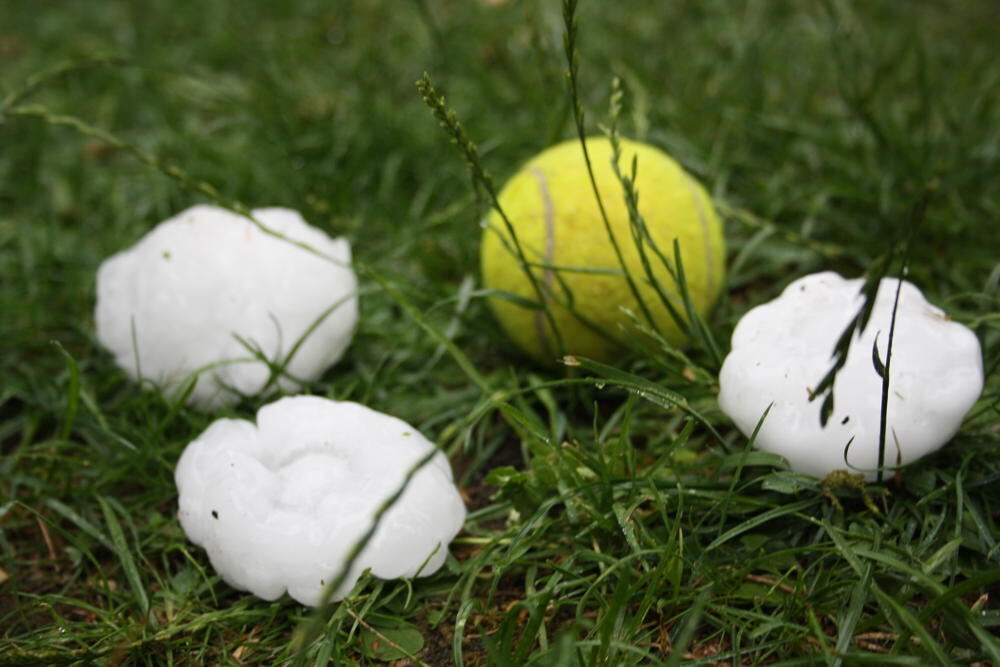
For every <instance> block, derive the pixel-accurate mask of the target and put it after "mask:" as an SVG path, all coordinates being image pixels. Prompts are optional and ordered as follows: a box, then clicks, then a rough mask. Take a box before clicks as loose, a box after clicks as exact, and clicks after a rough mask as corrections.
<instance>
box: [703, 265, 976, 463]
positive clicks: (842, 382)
mask: <svg viewBox="0 0 1000 667" xmlns="http://www.w3.org/2000/svg"><path fill="white" fill-rule="evenodd" d="M863 284H864V281H863V280H862V279H857V280H845V279H844V278H842V277H840V276H839V275H838V274H836V273H833V272H825V273H816V274H812V275H809V276H805V277H804V278H800V279H799V280H796V281H795V282H793V283H791V284H790V285H789V286H788V287H787V288H785V290H784V291H783V292H782V293H781V295H780V296H779V297H778V298H777V299H775V300H773V301H771V302H769V303H765V304H763V305H761V306H758V307H756V308H754V309H752V310H750V311H749V312H748V313H747V314H746V315H744V316H743V318H742V319H741V320H740V321H739V323H738V324H737V325H736V329H735V330H734V331H733V340H732V352H730V353H729V355H728V356H727V357H726V360H725V362H724V363H723V365H722V370H721V372H720V373H719V384H720V391H719V407H720V408H722V411H723V412H725V413H726V414H727V415H729V417H730V418H731V419H732V420H733V421H734V422H735V423H736V425H737V426H738V427H739V429H740V430H741V431H742V432H743V433H744V434H745V435H747V436H748V437H749V436H750V434H752V433H753V431H754V428H755V427H756V426H757V424H758V422H759V421H760V419H761V417H762V416H763V415H764V412H765V410H767V409H768V406H770V412H768V414H767V417H766V418H765V419H764V422H763V424H762V426H761V429H760V432H759V433H758V434H757V438H756V440H755V441H754V445H755V446H756V447H757V448H758V449H761V450H764V451H768V452H774V453H776V454H780V455H782V456H784V457H785V458H786V459H788V462H789V464H790V465H791V467H792V469H793V470H795V471H797V472H802V473H807V474H810V475H814V476H817V477H824V476H826V475H828V474H829V473H831V472H833V471H835V470H843V469H849V470H850V471H851V472H859V471H861V472H864V474H865V476H866V477H867V478H868V479H870V480H871V479H875V478H876V476H877V472H876V468H877V466H878V450H879V428H880V422H881V403H882V378H881V376H879V375H878V373H877V372H876V370H875V365H874V363H873V360H872V347H873V345H875V341H876V337H877V339H878V350H879V358H880V359H881V360H883V361H884V360H885V359H886V348H887V345H888V342H889V326H890V321H891V318H892V308H893V301H894V299H895V297H896V287H897V285H898V284H899V281H898V280H896V279H894V278H884V279H883V280H882V282H881V284H880V285H879V289H878V293H877V297H876V300H875V306H874V309H873V310H872V314H871V318H870V320H869V322H868V326H867V327H866V328H865V330H864V332H862V333H861V334H858V335H856V336H855V338H854V340H853V341H852V342H851V348H850V352H849V353H848V355H847V360H846V362H845V364H844V367H843V368H842V369H841V371H840V372H839V374H838V375H837V379H836V382H835V383H834V388H833V391H834V412H833V414H832V416H831V417H830V419H829V421H828V422H827V425H826V426H825V427H822V426H821V425H820V420H819V416H820V401H819V400H816V401H810V400H809V397H810V396H811V395H812V390H813V388H814V387H815V386H816V385H817V384H818V383H819V381H820V380H821V379H822V378H823V376H825V375H826V373H827V372H828V371H829V370H830V367H831V365H832V363H833V360H832V357H831V355H832V353H833V350H834V347H835V345H836V343H837V339H838V338H839V337H840V335H841V333H842V332H843V331H844V329H845V328H846V327H847V325H848V323H849V322H850V321H851V319H852V318H853V317H854V316H855V315H857V313H858V310H859V309H860V308H861V304H862V303H863V300H864V299H863V297H862V295H861V288H862V285H863ZM889 379H890V384H889V403H888V428H887V438H886V450H885V465H887V466H895V465H897V464H906V463H910V462H912V461H915V460H917V459H919V458H920V457H922V456H925V455H927V454H929V453H931V452H933V451H935V450H937V449H939V448H940V447H941V446H942V445H944V444H945V443H946V442H948V440H950V439H951V438H952V436H954V435H955V433H956V432H957V431H958V429H959V427H960V426H961V424H962V418H963V417H964V416H965V414H966V413H967V412H968V411H969V410H970V409H971V408H972V406H973V404H974V403H975V402H976V399H977V398H978V397H979V394H980V392H982V390H983V360H982V353H981V351H980V347H979V340H978V339H977V338H976V335H975V334H974V333H973V332H972V331H971V330H969V329H968V328H966V327H964V326H962V325H961V324H958V323H957V322H952V321H951V320H949V319H948V317H947V316H946V315H945V314H944V312H942V311H941V310H940V309H939V308H936V307H934V306H932V305H931V304H929V303H928V302H927V301H926V300H925V299H924V297H923V295H922V294H921V293H920V290H919V289H917V288H916V287H915V286H914V285H912V284H911V283H909V282H906V281H903V284H902V288H901V291H900V295H899V308H898V310H897V314H896V329H895V337H894V339H893V347H892V358H891V361H890V378H889ZM848 443H850V446H849V447H848ZM845 450H846V451H847V457H846V462H845V456H844V453H845Z"/></svg>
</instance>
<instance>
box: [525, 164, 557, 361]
mask: <svg viewBox="0 0 1000 667" xmlns="http://www.w3.org/2000/svg"><path fill="white" fill-rule="evenodd" d="M531 175H532V176H534V177H535V180H536V181H537V182H538V194H539V196H540V197H541V198H542V207H543V208H544V210H545V216H544V220H545V254H544V260H545V264H546V265H548V266H551V264H552V261H553V259H554V257H553V255H554V254H555V245H556V239H555V216H556V207H555V204H554V203H553V202H552V196H551V195H550V194H549V184H548V181H547V180H546V178H545V172H544V171H542V170H541V169H537V168H536V169H532V170H531ZM529 270H530V269H529ZM552 281H553V275H552V269H549V268H546V269H544V270H543V271H542V286H543V287H544V291H545V294H542V295H541V298H542V303H541V304H540V305H541V307H542V308H546V305H545V298H546V294H547V293H548V292H549V290H551V289H552ZM535 331H536V333H537V334H538V340H540V341H541V342H542V347H543V348H544V349H545V351H546V352H549V353H551V352H553V349H552V344H551V342H550V341H549V337H548V335H547V334H546V333H545V313H544V312H543V311H541V310H539V311H537V312H536V313H535Z"/></svg>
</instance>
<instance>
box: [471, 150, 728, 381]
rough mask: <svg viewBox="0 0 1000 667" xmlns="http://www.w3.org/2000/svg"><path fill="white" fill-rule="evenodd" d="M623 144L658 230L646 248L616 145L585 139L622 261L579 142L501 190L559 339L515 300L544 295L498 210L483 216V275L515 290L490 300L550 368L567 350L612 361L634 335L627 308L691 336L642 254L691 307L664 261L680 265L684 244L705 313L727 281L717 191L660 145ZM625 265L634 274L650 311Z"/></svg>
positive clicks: (546, 156) (548, 155)
mask: <svg viewBox="0 0 1000 667" xmlns="http://www.w3.org/2000/svg"><path fill="white" fill-rule="evenodd" d="M621 149H622V153H621V156H620V159H619V165H620V168H621V170H622V172H623V173H624V174H626V175H630V174H631V172H632V161H633V159H635V160H637V163H636V164H637V175H636V179H635V184H634V185H635V190H636V191H637V192H638V195H639V212H640V213H641V215H642V218H643V219H644V220H645V223H646V228H647V229H648V233H649V238H648V239H647V240H646V241H645V242H644V243H643V245H642V248H643V252H640V248H639V247H638V246H637V244H636V242H635V240H634V235H633V229H632V225H631V222H630V218H629V213H628V208H627V206H626V203H625V198H624V191H623V189H622V185H621V182H620V181H619V180H618V177H617V176H616V175H615V173H614V171H613V169H612V166H611V160H612V148H611V142H610V141H609V140H608V139H606V138H603V137H602V138H596V137H595V138H589V139H587V151H588V153H589V155H590V162H591V166H592V168H593V171H594V178H595V180H596V182H597V189H598V191H599V192H600V194H601V200H602V202H603V203H604V209H605V211H606V213H607V217H608V222H609V223H610V228H611V231H612V233H613V234H614V237H615V239H616V241H617V243H618V246H619V249H620V251H621V255H622V259H623V264H624V267H623V266H622V263H619V261H618V256H617V254H616V252H615V250H614V247H613V245H612V243H611V240H610V239H609V236H608V231H607V228H606V226H605V224H604V221H603V219H602V216H601V212H600V209H599V208H598V205H597V200H596V198H595V196H594V192H593V189H592V187H591V183H590V177H589V176H588V174H587V168H586V164H585V162H584V157H583V149H582V147H581V145H580V142H579V141H576V140H573V141H566V142H564V143H561V144H558V145H556V146H553V147H551V148H549V149H547V150H545V151H543V152H541V153H539V154H538V155H536V156H535V157H534V158H532V159H531V160H530V161H529V162H528V163H527V164H526V165H524V167H523V168H522V169H521V170H520V171H519V172H518V173H517V174H515V175H514V176H513V177H512V178H511V179H510V180H509V181H508V182H507V184H506V185H505V186H504V188H503V190H501V192H500V195H499V201H500V207H501V208H502V209H503V211H504V213H505V214H506V215H507V218H508V219H509V220H510V224H511V226H512V227H513V228H514V231H515V234H516V236H517V240H518V242H519V243H520V245H521V248H522V250H523V252H524V254H525V256H526V258H527V260H528V262H530V263H531V264H533V265H534V266H533V268H532V269H531V270H532V274H533V275H534V277H535V281H536V283H537V285H538V286H539V287H540V288H541V290H542V292H543V294H544V297H543V299H544V304H545V306H546V308H547V309H548V311H549V313H551V315H552V318H553V320H554V322H555V326H556V327H557V328H558V332H559V336H556V335H555V332H553V330H552V327H551V324H550V322H549V320H548V318H547V317H546V315H545V312H544V311H542V310H540V309H537V308H530V307H526V306H525V305H523V302H522V303H518V299H517V298H516V297H520V298H522V299H524V300H528V301H532V302H535V303H536V304H537V303H538V302H539V298H538V294H537V292H536V290H535V288H534V287H533V285H532V282H531V280H530V279H529V277H528V274H527V272H526V271H525V270H524V267H523V264H522V262H521V261H520V260H519V259H518V256H517V254H516V251H515V250H514V245H513V240H512V238H511V235H510V233H509V231H508V229H507V226H506V224H505V223H504V221H503V219H502V218H501V217H500V215H499V214H498V213H497V212H496V211H493V212H492V213H491V214H490V216H489V217H488V219H487V220H486V225H485V226H486V229H485V230H484V232H483V238H482V244H481V246H480V262H481V266H482V275H483V282H484V284H485V286H486V287H487V288H491V289H494V290H500V291H503V292H507V293H509V295H515V298H510V296H493V297H491V298H490V299H489V303H490V307H491V308H492V310H493V312H494V314H495V315H496V317H497V319H498V320H499V322H500V324H501V325H502V326H503V328H504V330H505V331H506V332H507V334H508V335H509V336H510V337H511V339H512V340H513V341H514V342H515V343H517V345H518V346H519V347H520V348H521V349H523V350H524V351H525V352H526V353H528V354H529V355H530V356H532V357H534V358H535V359H538V360H539V361H542V362H544V363H551V362H553V361H555V360H556V359H557V358H558V357H559V355H560V353H565V354H573V355H579V356H584V357H589V358H592V359H596V360H600V361H605V362H607V361H612V360H614V359H615V357H616V356H617V355H620V354H621V353H622V351H623V349H624V341H626V340H627V339H628V338H629V336H630V335H631V334H630V333H628V330H629V329H633V330H634V324H633V322H632V320H631V319H630V318H629V317H628V316H627V315H626V314H625V313H623V312H622V307H624V308H627V309H628V310H630V311H632V312H633V313H635V314H636V316H638V317H639V318H640V319H641V320H643V321H645V323H646V324H647V325H648V324H650V322H649V319H652V321H653V324H654V325H655V327H656V328H657V329H659V331H661V332H662V333H663V335H664V336H665V337H666V339H667V340H669V341H670V342H671V343H672V344H682V343H683V342H684V341H685V338H686V337H685V335H684V333H683V332H682V331H681V329H680V328H678V326H677V324H676V323H675V322H674V320H673V319H672V318H671V316H670V313H669V310H668V308H667V307H666V306H665V305H664V304H663V302H662V300H661V297H660V295H659V294H658V292H657V290H656V288H655V287H654V286H653V284H652V281H651V280H650V275H649V273H647V270H646V268H645V266H644V261H643V258H642V255H643V253H644V254H645V257H646V259H647V260H648V266H649V268H650V272H651V273H652V277H653V278H655V280H656V282H658V283H659V285H660V287H661V289H662V290H663V292H664V293H665V294H666V295H667V296H668V298H669V299H670V300H671V302H672V303H673V304H674V306H675V307H676V308H677V310H678V311H679V312H680V313H684V305H683V303H682V301H681V299H680V297H679V295H678V294H679V291H678V289H677V285H676V283H675V280H674V278H673V277H671V273H670V270H668V268H667V267H666V266H665V265H664V258H665V259H666V260H667V261H668V262H669V264H670V266H671V267H673V262H674V249H673V242H674V239H677V240H678V242H679V243H680V248H681V259H682V263H683V265H684V274H685V276H686V278H687V285H688V291H689V293H690V295H691V299H692V301H693V303H694V306H695V308H696V309H697V310H698V312H699V313H700V314H701V315H705V314H706V313H707V312H708V310H709V309H710V308H711V307H712V305H713V304H714V302H715V300H716V298H717V297H718V295H719V290H720V289H721V287H722V282H723V279H724V277H725V245H724V240H723V235H722V225H721V224H720V223H719V219H718V217H717V216H716V213H715V209H714V208H713V207H712V202H711V199H710V198H709V196H708V193H706V192H705V189H704V188H703V187H702V186H701V185H700V184H699V183H698V182H697V181H695V180H694V178H692V177H691V176H690V175H689V174H687V173H686V172H685V171H684V170H683V169H682V168H681V167H680V165H678V164H677V162H675V161H674V160H673V159H672V158H670V157H669V156H668V155H666V154H665V153H663V152H662V151H660V150H658V149H656V148H653V147H652V146H648V145H646V144H641V143H638V142H633V141H625V140H622V141H621ZM654 246H655V248H654ZM657 249H658V252H657ZM623 269H625V270H627V271H628V273H629V274H630V275H631V277H632V279H633V282H634V284H635V287H636V291H638V293H639V295H640V298H641V299H642V302H643V303H644V304H645V307H646V311H648V313H649V315H650V316H651V317H650V318H647V317H645V315H644V310H643V308H642V307H641V306H640V304H639V302H638V301H637V300H636V298H635V295H634V292H633V290H632V288H631V287H630V286H629V284H628V282H627V280H626V277H625V271H624V270H623ZM559 338H561V339H562V344H563V346H564V347H563V348H562V349H560V346H559V343H558V341H559Z"/></svg>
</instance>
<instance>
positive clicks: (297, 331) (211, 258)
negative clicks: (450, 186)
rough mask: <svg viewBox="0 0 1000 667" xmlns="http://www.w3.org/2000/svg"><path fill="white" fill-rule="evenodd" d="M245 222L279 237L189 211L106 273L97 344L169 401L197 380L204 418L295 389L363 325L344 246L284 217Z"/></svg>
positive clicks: (265, 214)
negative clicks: (244, 400) (245, 400)
mask: <svg viewBox="0 0 1000 667" xmlns="http://www.w3.org/2000/svg"><path fill="white" fill-rule="evenodd" d="M252 215H253V216H254V218H255V219H256V220H258V221H259V222H260V223H261V224H263V225H264V226H265V227H267V228H268V229H269V230H271V231H273V232H276V233H278V234H281V235H282V236H284V237H285V238H278V237H276V236H275V235H273V234H269V233H267V232H266V231H264V230H262V229H260V228H259V227H258V226H257V225H255V224H254V223H253V222H252V221H250V220H248V219H247V218H245V217H243V216H241V215H237V214H236V213H232V212H230V211H227V210H225V209H222V208H218V207H215V206H194V207H192V208H189V209H187V210H186V211H184V212H183V213H180V214H179V215H177V216H175V217H173V218H171V219H169V220H167V221H165V222H162V223H160V224H159V225H158V226H157V227H156V228H155V229H153V230H152V231H150V232H149V233H148V234H146V236H144V237H143V238H142V239H141V240H140V241H139V242H138V243H136V244H135V245H134V246H132V247H131V248H128V249H126V250H123V251H121V252H119V253H117V254H116V255H114V256H112V257H110V258H108V259H106V260H105V261H104V262H103V263H102V264H101V267H100V269H99V270H98V272H97V307H96V313H95V320H96V325H97V337H98V339H99V340H100V341H101V343H102V344H103V345H104V346H105V347H107V348H108V349H109V350H110V351H111V352H112V353H113V354H114V356H115V360H116V361H117V362H118V364H119V365H120V366H121V367H122V368H123V369H125V371H126V372H127V373H128V374H129V375H130V376H132V377H133V378H135V379H137V380H139V381H150V382H152V383H153V384H154V385H156V386H157V387H159V388H160V389H161V390H163V391H165V392H167V393H173V392H176V391H178V390H185V389H187V388H188V386H189V383H190V382H191V381H194V382H195V385H194V388H193V390H192V391H191V393H190V396H189V397H188V403H190V404H192V405H195V406H197V407H199V408H201V409H205V410H210V409H214V408H217V407H220V406H223V405H227V404H232V403H235V402H236V401H237V400H238V399H239V396H240V395H241V394H244V395H252V394H257V393H259V392H261V391H263V390H265V389H268V390H269V389H273V388H274V385H275V384H277V386H279V387H281V388H282V389H283V390H285V391H288V392H294V391H298V390H299V388H300V386H301V383H302V382H309V381H312V380H315V379H316V378H318V377H319V376H320V375H321V374H322V373H323V371H324V370H326V369H327V368H329V367H330V366H331V365H332V364H334V363H335V362H336V361H337V360H338V359H340V357H341V356H342V355H343V353H344V350H345V349H346V348H347V346H348V344H349V343H350V341H351V337H352V336H353V333H354V327H355V324H356V322H357V319H358V300H357V278H356V276H355V275H354V271H353V270H352V269H351V248H350V244H349V243H348V242H347V241H346V240H345V239H331V238H330V237H329V236H327V235H326V234H324V233H323V232H322V231H320V230H318V229H316V228H315V227H311V226H309V225H308V224H307V223H306V222H305V220H303V219H302V216H300V215H299V214H298V213H297V212H295V211H292V210H289V209H284V208H263V209H256V210H254V211H252ZM303 244H304V245H306V246H308V247H309V248H311V249H313V250H315V251H316V252H311V251H310V250H308V249H306V248H305V247H302V246H303ZM317 253H318V254H317ZM321 255H322V256H321ZM261 356H262V357H264V358H265V359H267V360H268V362H269V363H270V365H271V366H270V367H269V363H265V362H264V361H262V360H261V359H260V357H261ZM273 368H280V369H282V372H281V373H280V375H279V376H278V378H277V382H276V383H272V382H271V380H272V376H273V372H272V371H273Z"/></svg>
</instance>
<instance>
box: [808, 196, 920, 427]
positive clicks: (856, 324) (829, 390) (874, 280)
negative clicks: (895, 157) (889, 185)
mask: <svg viewBox="0 0 1000 667" xmlns="http://www.w3.org/2000/svg"><path fill="white" fill-rule="evenodd" d="M933 189H934V186H933V184H930V185H928V187H926V188H924V191H923V193H922V194H921V196H920V197H919V199H918V200H917V201H916V202H915V203H914V205H913V207H912V208H911V209H910V214H909V216H908V219H907V224H906V225H904V233H903V235H902V237H903V239H902V242H901V243H896V242H893V243H891V244H890V246H889V251H888V252H887V253H886V254H884V255H883V256H882V257H880V258H879V259H878V260H877V261H876V262H875V263H874V264H873V265H872V268H871V270H869V271H868V273H867V274H866V275H865V282H864V285H863V286H862V288H861V294H862V295H863V296H864V302H863V303H862V304H861V307H860V308H859V309H858V312H857V314H856V315H855V316H854V317H853V318H852V319H851V321H850V322H849V323H848V324H847V327H846V328H845V329H844V331H843V332H841V334H840V337H839V338H838V339H837V343H836V345H834V349H833V364H832V366H831V368H830V370H829V371H827V374H826V375H825V376H823V378H822V379H821V380H820V382H819V384H818V385H816V387H815V389H813V390H812V391H811V392H810V395H809V400H810V401H812V400H816V399H817V398H820V397H823V402H822V404H821V406H820V424H821V425H823V426H826V423H827V422H828V421H829V420H830V416H831V415H832V414H833V409H834V392H833V385H834V382H835V381H836V379H837V375H838V374H839V373H840V371H841V369H842V368H843V367H844V364H845V363H847V354H848V352H849V351H850V348H851V344H852V342H853V340H854V336H855V334H856V333H861V332H863V331H864V330H865V327H867V326H868V320H869V319H870V318H871V314H872V310H873V309H874V308H875V297H876V295H877V294H878V289H879V285H880V283H881V282H882V278H884V277H886V276H887V275H888V273H889V270H890V269H891V268H892V265H893V263H894V260H895V258H896V256H897V252H898V251H899V249H900V248H901V249H902V253H901V254H902V256H903V264H904V266H905V264H906V261H907V259H908V257H909V249H910V247H911V244H912V241H913V239H914V238H915V237H916V233H917V230H918V229H919V228H920V225H921V223H922V222H923V220H924V218H925V217H926V214H927V207H928V205H929V203H930V196H931V193H932V191H933Z"/></svg>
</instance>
